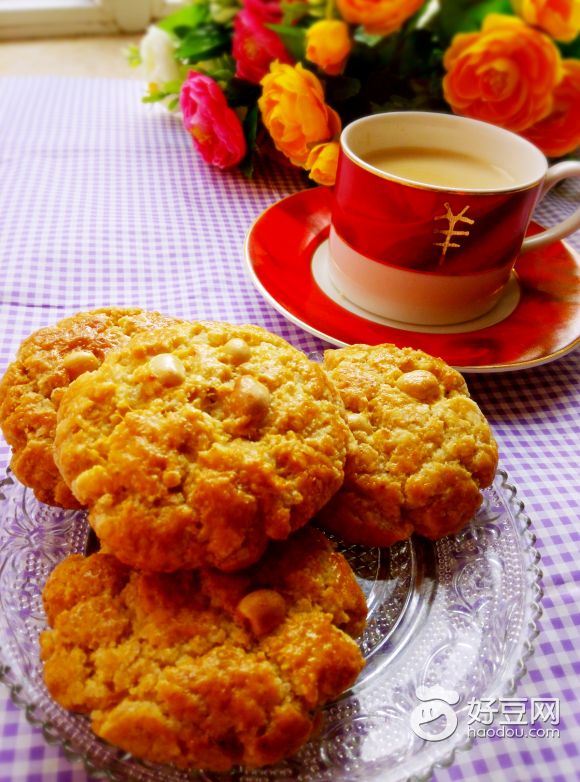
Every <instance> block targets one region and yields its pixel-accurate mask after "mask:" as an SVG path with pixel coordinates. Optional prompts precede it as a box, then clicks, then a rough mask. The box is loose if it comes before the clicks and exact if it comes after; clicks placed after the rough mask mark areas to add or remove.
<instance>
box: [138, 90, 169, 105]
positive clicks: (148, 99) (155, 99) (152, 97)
mask: <svg viewBox="0 0 580 782" xmlns="http://www.w3.org/2000/svg"><path fill="white" fill-rule="evenodd" d="M170 95H175V93H174V92H165V90H157V92H150V93H149V94H148V95H144V96H143V97H142V98H141V102H142V103H159V101H161V100H164V99H165V98H168V97H169V96H170Z"/></svg>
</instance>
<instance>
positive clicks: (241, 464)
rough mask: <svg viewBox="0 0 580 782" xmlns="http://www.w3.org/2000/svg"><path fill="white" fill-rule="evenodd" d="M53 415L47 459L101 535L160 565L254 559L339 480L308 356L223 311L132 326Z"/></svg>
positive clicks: (330, 400) (342, 447) (325, 398)
mask: <svg viewBox="0 0 580 782" xmlns="http://www.w3.org/2000/svg"><path fill="white" fill-rule="evenodd" d="M58 421H59V422H58V427H57V433H56V439H55V458H56V462H57V464H58V467H59V469H60V471H61V473H62V475H63V477H64V479H65V480H66V482H67V483H68V485H69V486H70V487H71V489H72V492H73V494H74V495H75V497H76V498H77V499H78V500H79V502H81V503H82V504H86V505H88V507H89V522H90V524H91V526H92V527H93V529H94V530H95V532H96V533H97V536H98V537H99V539H100V540H101V543H102V544H103V546H104V547H105V548H106V550H108V551H110V552H111V553H112V554H114V555H115V556H117V557H118V558H119V559H120V560H121V561H123V562H125V563H126V564H128V565H130V566H132V567H138V568H143V569H146V570H159V571H172V570H177V569H179V568H193V567H200V566H202V565H212V566H215V567H218V568H220V569H222V570H236V569H239V568H241V567H247V566H248V565H249V564H251V563H252V562H255V561H256V560H257V559H258V558H259V557H260V556H261V554H262V552H263V551H264V549H265V548H266V544H267V541H268V540H269V539H276V540H282V539H284V538H286V537H288V535H289V534H290V533H291V532H293V531H294V530H296V529H297V528H299V527H301V526H302V525H303V524H305V523H306V522H307V521H308V520H309V519H310V518H311V517H312V516H313V515H314V514H315V513H316V512H317V511H318V510H319V509H320V508H321V507H322V505H324V504H325V503H326V502H327V501H328V500H329V499H330V497H331V496H332V494H333V493H334V492H335V491H336V490H337V489H338V488H339V486H340V485H341V483H342V480H343V475H344V473H343V468H344V462H345V459H346V447H347V442H348V440H349V438H350V432H349V430H348V426H347V425H346V423H345V418H344V407H343V405H342V402H341V401H340V397H339V395H338V393H337V391H336V389H335V388H334V387H333V386H332V384H331V383H330V381H329V380H328V378H327V376H326V374H325V373H324V371H323V370H322V368H321V367H320V366H319V365H317V364H315V363H314V362H312V361H309V359H308V358H306V356H305V355H304V354H303V353H301V352H300V351H299V350H297V349H296V348H294V347H292V346H291V345H289V344H288V343H287V342H286V341H285V340H283V339H282V338H281V337H278V336H275V335H274V334H270V333H269V332H268V331H266V330H265V329H262V328H259V327H257V326H234V325H231V324H228V323H207V322H206V323H180V324H176V325H173V326H168V327H167V328H165V329H163V330H158V331H154V332H148V333H143V334H138V335H136V336H135V337H133V338H132V339H131V341H130V342H129V343H128V344H127V345H125V346H124V347H123V348H121V349H120V350H117V351H115V353H114V354H113V353H111V354H110V355H109V356H108V357H107V358H106V360H105V361H104V362H103V364H102V366H101V367H100V368H99V369H98V370H97V371H96V372H93V373H92V374H91V375H90V377H88V376H85V377H83V376H81V377H79V378H78V379H77V380H76V381H75V382H74V383H72V384H71V386H70V387H69V388H68V390H67V392H66V394H65V395H64V396H63V399H62V402H61V405H60V408H59V416H58Z"/></svg>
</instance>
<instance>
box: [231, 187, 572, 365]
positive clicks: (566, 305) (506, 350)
mask: <svg viewBox="0 0 580 782" xmlns="http://www.w3.org/2000/svg"><path fill="white" fill-rule="evenodd" d="M331 198H332V195H331V192H330V191H329V190H328V189H327V188H324V187H318V188H314V189H310V190H303V191H301V192H299V193H295V194H294V195H291V196H288V197H287V198H284V199H283V200H282V201H279V202H278V203H277V204H274V206H271V207H270V208H269V209H267V210H266V211H265V212H264V213H263V214H262V215H261V216H260V217H259V218H258V219H257V220H256V222H255V223H254V225H253V226H252V227H251V229H250V231H249V233H248V236H247V239H246V263H247V265H248V268H249V270H250V273H251V275H252V277H253V280H254V283H255V285H256V286H257V288H258V290H260V292H261V293H262V294H263V295H264V296H265V298H266V299H267V300H268V301H269V302H270V303H271V304H272V306H273V307H275V308H276V309H277V310H278V311H279V312H281V313H282V314H283V315H284V316H285V317H287V318H288V319H289V320H291V321H292V322H293V323H296V324H298V325H299V326H301V327H302V328H304V329H305V330H306V331H308V332H310V333H311V334H314V335H316V336H318V337H321V338H322V339H324V340H326V341H328V342H330V343H332V344H334V345H340V346H342V345H351V344H353V343H357V342H360V343H366V344H369V345H376V344H379V343H381V342H392V343H394V344H395V345H398V346H399V347H404V346H410V347H413V348H419V349H421V350H424V351H425V352H427V353H431V354H432V355H436V356H440V357H441V358H443V359H444V360H445V361H447V363H449V364H451V365H452V366H455V367H457V368H458V369H460V370H462V371H466V372H497V371H508V370H514V369H523V368H525V367H531V366H536V365H538V364H544V363H546V362H548V361H553V360H554V359H556V358H559V357H560V356H563V355H564V354H565V353H568V352H570V351H571V350H573V349H574V347H575V346H576V345H578V343H579V342H580V258H579V257H578V255H577V254H576V253H575V251H574V250H573V249H572V248H571V247H570V246H569V245H566V244H565V243H563V242H554V243H553V244H551V245H549V246H548V247H544V248H542V249H540V250H536V251H532V252H528V253H527V254H526V255H523V256H522V257H521V258H520V259H519V260H518V261H517V263H516V272H517V279H518V282H519V289H520V297H519V302H518V303H517V305H516V306H515V309H514V310H513V312H511V314H510V315H508V316H507V317H506V318H505V319H503V320H501V321H500V322H498V323H494V324H493V325H488V326H484V327H483V328H477V327H475V328H474V329H472V330H469V331H465V332H462V333H453V332H452V331H451V329H450V331H449V332H444V333H442V331H441V327H438V329H434V330H433V331H429V330H424V327H421V329H419V328H418V327H417V330H416V331H415V330H414V329H413V327H412V326H408V325H406V324H405V325H403V324H401V325H400V326H398V325H397V326H393V325H390V324H389V325H385V323H384V322H383V323H379V322H376V321H375V320H372V319H371V318H372V316H371V315H369V316H368V318H367V317H365V315H364V313H359V314H356V313H354V312H353V311H351V309H350V308H349V309H347V308H346V307H344V306H342V305H341V303H339V301H338V300H337V299H338V298H339V296H337V297H332V298H331V297H330V296H329V295H327V293H325V292H324V291H323V290H322V289H321V288H320V287H319V286H318V284H317V283H316V281H315V279H314V276H313V268H312V267H313V256H314V253H315V251H316V250H317V249H318V248H319V247H320V245H322V243H323V242H324V241H325V240H326V238H327V237H328V231H329V225H330V205H331ZM540 230H541V227H540V226H538V225H537V224H532V225H531V226H530V230H529V233H536V232H538V231H540ZM474 323H475V322H474Z"/></svg>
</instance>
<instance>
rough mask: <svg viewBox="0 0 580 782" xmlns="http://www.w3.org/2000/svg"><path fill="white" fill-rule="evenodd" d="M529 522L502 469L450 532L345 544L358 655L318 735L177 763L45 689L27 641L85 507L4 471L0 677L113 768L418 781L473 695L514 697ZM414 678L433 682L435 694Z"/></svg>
mask: <svg viewBox="0 0 580 782" xmlns="http://www.w3.org/2000/svg"><path fill="white" fill-rule="evenodd" d="M529 523H530V522H529V518H528V517H527V515H526V514H525V512H524V509H523V505H522V503H521V502H520V501H519V500H518V499H517V497H516V490H515V488H514V487H513V486H512V485H511V484H510V483H509V482H508V478H507V475H506V473H505V472H504V471H503V470H499V471H498V474H497V477H496V480H495V482H494V485H493V486H492V487H490V488H489V489H487V490H486V491H485V492H484V503H483V505H482V507H481V509H480V511H479V512H478V513H477V515H476V517H475V518H474V519H473V520H472V522H471V523H470V524H469V526H468V527H466V528H465V529H464V530H463V531H462V532H461V533H460V534H458V535H455V536H452V537H447V538H444V539H443V540H440V541H438V542H437V543H431V542H429V541H426V540H424V539H422V538H413V539H412V540H410V541H405V542H403V543H400V544H398V545H396V546H393V547H392V548H391V549H384V550H379V549H372V548H363V547H349V548H343V549H342V550H343V552H344V553H345V555H346V556H347V558H348V559H349V561H350V563H351V565H352V567H353V569H354V570H355V572H356V574H357V576H358V578H359V580H360V583H361V585H362V587H363V589H364V591H365V594H366V596H367V600H368V606H369V620H368V627H367V629H366V631H365V633H364V635H363V637H362V638H361V639H360V644H361V648H362V650H363V652H364V654H365V657H366V660H367V665H366V668H365V670H364V671H363V673H362V674H361V676H360V678H359V680H358V682H357V683H356V685H355V686H354V687H353V688H352V690H350V691H349V692H348V693H345V694H344V695H343V697H342V698H341V699H340V700H338V701H337V702H335V703H333V704H330V705H329V706H328V707H327V708H326V709H325V711H324V719H323V721H322V727H321V729H320V732H319V733H318V735H317V737H316V738H315V739H313V740H312V741H311V742H310V743H309V744H308V745H307V746H305V747H304V748H303V749H302V750H301V752H300V753H299V754H297V755H296V756H295V757H293V758H292V759H291V760H289V761H287V762H285V763H282V764H280V765H277V766H273V767H269V768H264V769H260V770H245V769H237V770H235V771H233V772H232V773H231V774H227V775H223V774H222V775H219V774H211V773H204V772H191V773H185V772H182V771H177V770H175V769H173V768H170V767H167V766H163V767H161V766H154V765H149V764H147V763H142V762H140V761H138V760H136V759H134V758H132V757H131V756H128V755H127V754H125V753H123V752H122V751H120V750H118V749H116V748H114V747H111V746H109V745H108V744H105V743H104V742H102V741H100V740H99V739H97V738H96V737H95V736H94V735H93V733H92V732H91V730H90V727H89V722H88V720H87V718H86V717H83V716H81V715H75V714H70V713H68V712H66V711H64V710H63V709H61V708H60V707H59V706H58V705H57V704H56V703H55V702H54V701H53V700H52V699H51V698H50V696H49V695H48V693H47V691H46V689H45V687H44V685H43V681H42V668H41V664H40V661H39V646H38V635H39V632H40V630H42V629H43V628H44V627H45V626H46V620H45V616H44V612H43V609H42V600H41V591H42V586H43V584H44V582H45V580H46V578H47V576H48V574H49V572H50V571H51V570H52V568H53V567H54V566H55V565H56V564H57V562H59V561H60V560H61V559H62V558H63V557H65V556H67V555H68V554H71V553H73V552H84V551H85V550H86V547H87V544H88V540H89V528H88V525H87V522H86V519H85V515H84V513H83V512H79V511H62V510H58V509H54V508H49V507H47V506H45V505H41V504H40V503H38V502H37V501H36V500H35V498H34V496H33V495H32V493H31V492H30V491H29V490H27V489H25V488H24V487H22V486H21V485H20V484H19V483H17V482H16V481H15V480H14V479H13V478H12V477H11V476H10V474H8V476H7V477H6V479H5V480H4V481H3V482H1V483H0V681H3V682H4V683H5V684H7V685H8V687H9V688H10V690H11V693H12V697H13V699H14V701H15V702H16V703H17V704H19V705H20V706H22V707H23V708H25V710H26V716H27V717H28V719H29V720H30V722H31V723H33V724H34V725H39V726H40V727H41V728H42V731H43V733H44V736H45V738H46V740H47V741H48V742H49V743H57V744H60V745H62V746H63V747H64V749H65V752H66V753H67V754H68V756H69V757H71V758H82V760H83V761H84V762H85V765H86V767H87V770H88V771H89V772H95V771H98V770H100V771H101V772H104V776H105V777H106V778H108V779H111V780H140V781H143V782H154V781H155V782H157V781H159V782H161V780H163V782H178V781H180V782H182V781H183V780H205V781H206V782H207V781H209V780H225V779H228V780H239V781H240V782H242V781H243V782H250V781H251V780H268V781H271V780H278V781H279V782H281V781H282V780H284V782H286V780H300V781H301V782H307V781H309V780H317V781H318V782H341V781H342V782H355V781H356V780H361V782H362V781H363V780H364V782H372V780H379V779H380V780H382V781H383V782H400V781H401V780H414V781H415V780H424V779H427V778H428V777H429V776H430V775H431V773H432V771H433V768H434V767H435V766H437V765H448V764H450V763H451V762H452V760H453V757H454V753H455V751H456V750H457V749H465V748H467V747H468V746H469V745H470V740H469V738H468V731H467V727H468V718H469V708H468V704H469V701H470V699H482V698H498V697H501V696H507V695H511V694H513V692H514V690H515V687H516V683H517V681H518V679H519V678H520V677H521V676H522V675H523V673H524V672H525V660H526V658H527V657H529V655H530V654H531V652H532V641H533V639H534V637H535V636H536V635H537V629H536V620H537V618H538V616H539V615H540V607H539V600H540V598H541V589H540V586H539V580H540V576H541V573H540V571H539V569H538V566H537V563H538V559H539V555H538V553H537V551H536V550H535V548H534V541H535V538H534V536H533V535H532V534H531V533H530V532H529V530H528V527H529ZM421 687H423V688H431V687H443V688H444V689H445V692H446V694H444V695H443V702H442V701H441V700H440V699H437V698H436V697H435V696H436V695H437V692H436V691H433V690H431V692H429V691H427V692H425V690H421V689H419V688H421ZM418 690H419V694H420V695H422V698H423V700H420V699H419V697H418V695H417V691H418ZM449 693H451V695H452V696H453V697H451V696H450V695H449ZM455 699H457V702H456V703H452V704H449V701H453V700H455ZM441 707H442V708H441ZM425 709H427V711H429V709H431V713H430V714H426V712H425V711H424V710H425ZM433 709H435V711H433ZM438 714H439V716H437V715H438ZM433 716H435V719H430V718H431V717H433ZM455 723H457V726H456V727H455ZM453 728H455V729H454V730H453ZM451 731H452V732H451Z"/></svg>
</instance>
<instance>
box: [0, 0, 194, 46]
mask: <svg viewBox="0 0 580 782" xmlns="http://www.w3.org/2000/svg"><path fill="white" fill-rule="evenodd" d="M178 5H179V3H178V2H175V0H173V1H171V0H0V39H1V40H14V39H18V38H48V37H53V36H58V35H91V34H92V35H97V34H106V33H108V34H114V33H137V32H142V31H143V30H145V28H146V27H147V25H148V24H150V23H151V22H152V21H154V19H157V18H160V17H162V16H165V15H166V14H168V13H171V11H172V10H174V9H175V8H176V7H177V6H178Z"/></svg>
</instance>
